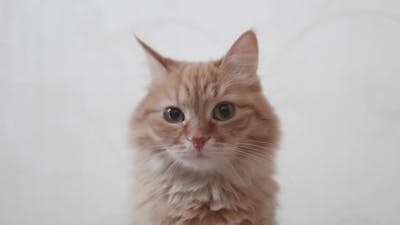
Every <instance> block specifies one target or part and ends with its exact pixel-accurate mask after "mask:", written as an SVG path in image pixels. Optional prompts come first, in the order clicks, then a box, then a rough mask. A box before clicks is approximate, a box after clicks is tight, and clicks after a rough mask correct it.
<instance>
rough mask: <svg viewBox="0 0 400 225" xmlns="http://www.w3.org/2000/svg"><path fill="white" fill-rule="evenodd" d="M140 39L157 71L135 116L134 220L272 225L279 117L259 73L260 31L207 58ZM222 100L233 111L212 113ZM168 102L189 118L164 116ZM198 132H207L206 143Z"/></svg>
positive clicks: (166, 224)
mask: <svg viewBox="0 0 400 225" xmlns="http://www.w3.org/2000/svg"><path fill="white" fill-rule="evenodd" d="M137 40H138V42H139V43H140V45H141V46H142V47H143V49H144V50H145V52H146V54H147V57H148V61H149V69H150V72H151V75H152V79H151V83H150V85H149V89H148V93H147V95H146V96H145V97H144V99H143V100H142V101H141V102H140V103H139V105H138V106H137V108H136V110H135V111H134V113H133V117H132V121H131V131H132V132H131V138H132V143H133V146H134V149H135V159H134V168H135V185H134V187H135V193H134V195H135V209H134V210H135V211H134V225H275V224H276V222H275V205H276V200H275V194H276V192H277V184H276V183H275V181H274V180H273V178H272V175H273V173H274V152H275V149H276V147H277V143H278V139H279V130H278V120H277V117H276V115H275V114H274V112H273V109H272V107H271V106H270V104H269V103H268V101H267V100H266V98H265V97H264V96H263V94H262V88H261V84H260V81H259V79H258V77H257V74H256V72H257V66H258V45H257V38H256V35H255V33H254V32H253V31H251V30H249V31H247V32H245V33H244V34H242V35H241V36H240V37H239V38H238V39H237V41H236V42H235V43H234V44H233V45H232V47H231V48H230V50H229V51H228V53H227V54H226V55H225V56H223V57H222V58H221V59H219V60H215V61H209V62H183V61H177V60H173V59H170V58H166V57H164V56H162V55H160V54H159V53H157V52H156V51H155V50H153V49H152V48H150V47H149V46H148V45H147V44H145V43H144V42H143V41H142V40H140V39H137ZM220 102H230V103H232V104H233V105H234V107H235V113H234V116H233V117H232V118H231V119H228V120H226V121H218V120H216V119H215V118H213V113H212V112H213V109H214V107H215V106H216V105H217V104H218V103H220ZM170 106H174V107H178V108H179V109H180V110H181V111H182V112H183V114H184V117H185V118H184V121H182V122H179V123H169V122H168V121H166V120H165V119H164V117H163V112H164V110H165V108H166V107H170ZM195 136H207V137H209V140H208V141H207V142H206V143H205V145H204V147H203V148H202V149H201V151H198V150H196V149H195V148H193V145H192V143H191V142H190V141H189V140H190V138H191V137H195Z"/></svg>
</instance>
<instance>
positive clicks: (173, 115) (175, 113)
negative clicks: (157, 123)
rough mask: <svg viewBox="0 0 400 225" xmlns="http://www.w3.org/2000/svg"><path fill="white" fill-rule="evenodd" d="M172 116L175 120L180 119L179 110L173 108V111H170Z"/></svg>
mask: <svg viewBox="0 0 400 225" xmlns="http://www.w3.org/2000/svg"><path fill="white" fill-rule="evenodd" d="M169 114H170V116H171V119H174V120H176V119H178V118H179V114H180V113H179V111H178V110H176V109H171V111H170V113H169Z"/></svg>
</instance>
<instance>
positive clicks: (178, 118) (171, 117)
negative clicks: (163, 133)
mask: <svg viewBox="0 0 400 225" xmlns="http://www.w3.org/2000/svg"><path fill="white" fill-rule="evenodd" d="M164 119H165V120H166V121H168V122H170V123H179V122H182V121H184V120H185V115H183V112H182V111H181V110H180V109H178V108H176V107H168V108H166V109H165V110H164Z"/></svg>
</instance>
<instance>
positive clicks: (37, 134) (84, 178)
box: [0, 0, 400, 225]
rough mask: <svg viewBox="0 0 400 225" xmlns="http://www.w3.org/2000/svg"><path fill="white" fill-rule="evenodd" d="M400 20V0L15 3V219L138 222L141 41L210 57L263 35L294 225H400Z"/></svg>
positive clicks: (10, 49)
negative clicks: (134, 202) (131, 129)
mask: <svg viewBox="0 0 400 225" xmlns="http://www.w3.org/2000/svg"><path fill="white" fill-rule="evenodd" d="M399 24H400V2H399V1H398V0H392V1H390V0H348V1H344V0H343V1H339V0H336V1H335V0H309V1H297V0H280V1H278V0H268V1H261V0H260V1H255V0H254V1H242V2H240V3H238V2H234V1H229V0H225V1H211V0H209V1H205V0H203V1H187V0H173V1H172V0H171V1H161V0H158V1H155V0H149V1H133V0H130V1H106V0H102V1H93V0H87V1H76V0H74V1H66V0H65V1H50V0H47V1H33V0H32V1H29V0H24V1H17V0H15V1H14V0H13V1H12V0H9V1H7V0H1V1H0V224H2V225H55V224H57V225H110V224H112V225H118V224H121V225H127V224H129V221H130V220H131V219H130V215H131V211H132V209H131V201H130V199H131V197H132V193H131V191H130V188H131V183H132V179H133V177H132V176H131V168H132V165H131V150H130V149H129V146H128V141H127V129H128V125H127V124H128V120H129V117H130V114H131V112H132V111H133V108H134V106H135V104H136V103H137V101H138V100H139V99H140V98H141V96H143V95H144V93H145V87H146V84H147V83H148V80H149V76H148V72H147V70H146V69H147V68H146V64H145V56H144V54H143V52H142V50H141V49H140V48H139V46H138V44H137V43H136V42H135V41H134V39H133V35H134V33H136V34H138V35H139V36H141V37H142V38H143V39H144V40H146V41H147V42H148V43H149V44H150V45H152V46H153V47H154V48H156V49H157V50H159V51H160V52H162V53H164V54H165V55H168V56H171V57H175V58H178V59H186V60H207V59H211V58H215V57H218V56H221V55H222V54H223V53H224V52H225V51H226V50H227V49H228V47H229V46H230V44H232V42H233V41H234V40H235V39H236V38H237V36H238V35H239V34H240V33H241V32H243V31H245V30H246V29H248V28H250V27H254V28H255V30H256V31H257V33H258V36H259V44H260V52H261V60H260V69H259V73H260V76H261V79H262V82H263V84H264V87H265V94H266V95H267V96H268V97H269V99H270V100H271V102H272V103H273V105H274V106H275V107H276V110H277V112H278V114H279V115H280V117H281V120H282V130H283V134H284V139H283V143H282V147H281V150H280V151H279V154H278V159H277V163H278V174H277V179H278V181H279V182H280V184H281V191H280V194H279V202H280V204H279V209H278V216H279V221H280V224H281V225H396V224H400V213H399V210H400V175H399V173H400V99H399V96H400V44H399V42H400V25H399Z"/></svg>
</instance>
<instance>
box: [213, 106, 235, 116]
mask: <svg viewBox="0 0 400 225" xmlns="http://www.w3.org/2000/svg"><path fill="white" fill-rule="evenodd" d="M234 114H235V107H234V106H233V104H232V103H229V102H221V103H219V104H218V105H217V106H215V108H214V110H213V117H214V119H216V120H220V121H224V120H228V119H230V118H232V117H233V115H234Z"/></svg>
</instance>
